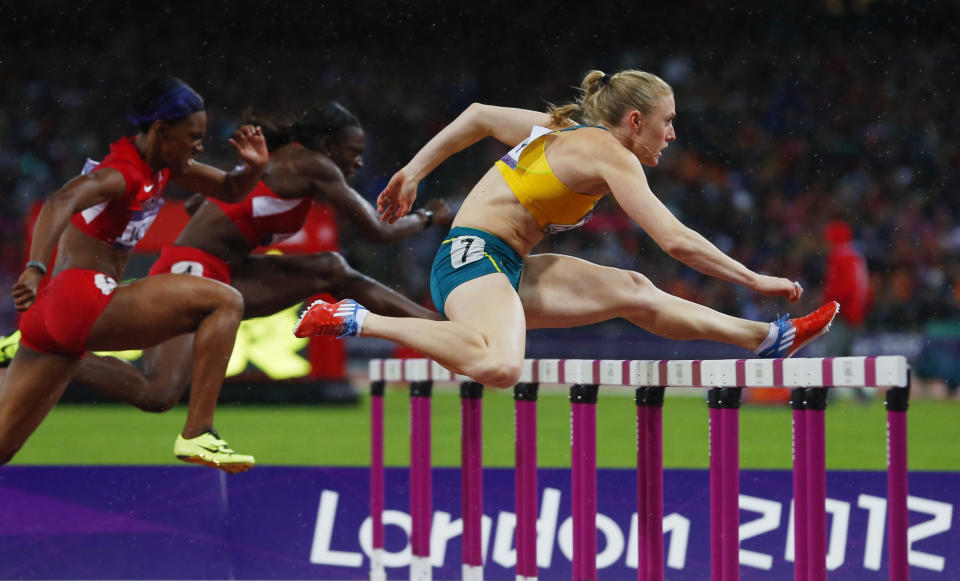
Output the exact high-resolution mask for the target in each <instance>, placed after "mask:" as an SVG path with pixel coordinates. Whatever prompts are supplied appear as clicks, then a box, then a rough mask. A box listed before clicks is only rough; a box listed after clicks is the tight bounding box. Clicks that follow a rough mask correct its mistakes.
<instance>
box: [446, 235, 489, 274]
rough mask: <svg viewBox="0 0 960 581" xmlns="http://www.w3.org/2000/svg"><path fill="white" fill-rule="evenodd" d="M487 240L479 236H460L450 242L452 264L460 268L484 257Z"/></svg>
mask: <svg viewBox="0 0 960 581" xmlns="http://www.w3.org/2000/svg"><path fill="white" fill-rule="evenodd" d="M485 246H486V241H485V240H484V239H483V238H479V237H477V236H458V237H456V238H454V239H453V242H451V243H450V265H451V266H453V267H454V268H460V267H461V266H464V265H466V264H470V263H471V262H476V261H478V260H480V259H481V258H483V255H484V254H485V253H484V247H485Z"/></svg>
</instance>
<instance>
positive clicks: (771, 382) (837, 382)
mask: <svg viewBox="0 0 960 581" xmlns="http://www.w3.org/2000/svg"><path fill="white" fill-rule="evenodd" d="M370 380H371V407H370V410H371V411H370V414H371V415H370V417H371V463H370V510H371V523H372V544H371V546H372V548H373V551H372V554H371V559H370V579H371V580H373V581H382V580H385V579H386V570H385V567H384V559H383V555H384V544H383V543H384V534H383V520H382V513H383V510H384V497H383V494H384V468H383V393H384V385H385V383H386V382H399V383H409V384H410V405H411V411H410V418H411V428H410V435H411V447H410V450H411V453H410V457H411V462H410V514H411V521H412V525H411V534H410V543H411V550H412V561H411V567H410V575H409V578H410V579H412V580H417V581H429V580H430V579H431V576H432V570H431V566H430V552H429V550H430V524H431V523H430V517H431V515H432V510H431V506H432V505H431V498H430V495H431V486H430V471H431V467H430V436H431V435H430V399H429V398H430V395H431V386H432V385H433V382H435V381H443V382H451V381H458V382H461V388H460V395H461V420H462V422H461V426H462V429H461V438H462V447H461V451H462V456H461V458H462V464H461V474H462V479H463V480H462V489H461V491H462V498H461V508H462V511H463V515H462V519H463V543H462V546H463V557H462V559H463V560H462V563H463V565H462V571H463V579H465V580H467V581H482V579H483V560H484V554H483V551H484V547H483V542H482V536H483V535H482V530H483V529H482V519H483V478H482V476H483V467H482V460H481V453H482V430H481V419H482V416H481V407H482V406H481V404H482V389H483V388H482V386H480V385H479V384H477V383H475V382H473V381H471V380H470V379H469V378H467V377H464V376H459V375H453V374H451V373H450V372H449V371H447V370H446V369H444V368H443V367H441V366H440V365H439V364H437V363H435V362H432V361H429V360H426V359H407V360H401V359H377V360H373V361H371V362H370ZM540 384H560V385H569V386H571V387H570V402H571V415H570V420H571V432H570V436H571V442H570V444H571V486H572V492H573V494H572V495H571V496H572V499H573V500H572V503H573V505H572V507H571V513H572V514H573V563H572V578H573V579H574V580H575V581H594V580H596V579H597V565H596V557H597V528H596V515H597V477H596V475H597V464H596V425H597V416H596V402H597V396H598V394H599V386H601V385H602V386H609V387H612V388H617V387H632V388H635V389H636V395H635V397H636V404H637V521H638V522H637V526H638V534H637V553H638V563H637V579H638V580H640V581H650V580H663V579H664V546H663V451H662V450H663V448H662V443H663V435H662V408H663V399H664V388H665V387H668V386H669V387H700V388H708V391H707V405H708V408H709V414H710V568H711V577H712V578H713V579H714V580H719V581H736V580H737V579H739V574H740V572H739V550H740V546H739V544H740V543H739V470H740V469H739V416H738V411H739V407H740V396H741V392H742V389H743V388H750V387H788V388H792V389H791V407H792V409H793V427H794V429H793V460H794V478H793V482H794V502H793V514H794V519H793V522H794V580H795V581H820V580H822V579H826V576H827V569H826V535H827V531H826V468H825V450H826V443H825V438H824V433H825V426H824V411H825V409H826V401H827V397H826V394H827V388H830V387H887V388H888V389H887V393H886V406H887V447H888V466H887V484H888V491H887V495H888V504H887V506H888V518H889V527H888V531H887V534H888V541H887V548H888V552H889V576H890V579H892V580H896V581H905V580H908V579H909V566H908V563H907V552H908V540H907V526H908V523H907V447H906V411H907V405H908V400H909V370H908V366H907V362H906V358H904V357H900V356H884V357H838V358H806V359H804V358H796V359H749V360H745V359H739V360H703V361H689V360H682V361H681V360H678V361H630V360H593V359H540V360H527V361H526V362H525V365H524V372H523V375H522V376H521V378H520V383H518V384H517V386H516V387H515V389H514V400H515V406H516V407H515V420H514V421H515V426H514V427H515V437H516V457H515V459H516V479H515V485H516V490H515V499H516V517H517V526H516V538H515V546H516V556H517V561H516V579H517V581H534V580H535V579H536V578H537V539H536V530H537V529H536V525H537V522H536V521H537V466H536V465H537V452H536V438H537V435H536V429H537V428H536V405H537V393H538V386H539V385H540Z"/></svg>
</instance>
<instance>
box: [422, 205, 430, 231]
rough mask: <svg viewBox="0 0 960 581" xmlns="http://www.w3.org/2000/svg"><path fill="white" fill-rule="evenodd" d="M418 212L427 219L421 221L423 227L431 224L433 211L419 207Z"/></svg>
mask: <svg viewBox="0 0 960 581" xmlns="http://www.w3.org/2000/svg"><path fill="white" fill-rule="evenodd" d="M420 213H421V214H423V217H424V218H426V219H427V220H426V222H424V223H423V229H424V230H426V229H427V228H429V227H430V226H431V225H432V224H433V211H432V210H424V209H421V210H420Z"/></svg>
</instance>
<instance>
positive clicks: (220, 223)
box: [174, 202, 253, 268]
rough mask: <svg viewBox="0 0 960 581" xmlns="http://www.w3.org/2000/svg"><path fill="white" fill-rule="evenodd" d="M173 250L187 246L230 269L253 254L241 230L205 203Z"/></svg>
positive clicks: (211, 205) (178, 238)
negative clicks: (200, 251) (212, 257)
mask: <svg viewBox="0 0 960 581" xmlns="http://www.w3.org/2000/svg"><path fill="white" fill-rule="evenodd" d="M174 245H176V246H189V247H191V248H196V249H198V250H202V251H204V252H206V253H207V254H211V255H213V256H216V257H217V258H219V259H220V260H223V261H224V262H226V263H227V264H228V265H229V266H230V267H231V268H235V267H236V266H238V265H240V264H242V263H243V261H244V260H245V259H246V258H247V256H249V255H250V252H252V251H253V249H252V248H250V244H249V243H248V242H247V239H246V238H244V236H243V233H242V232H240V229H239V228H237V226H236V225H235V224H234V223H233V222H232V221H230V218H228V217H227V215H226V214H224V213H223V210H221V209H220V207H219V206H217V205H216V204H214V203H211V202H204V203H203V204H201V205H200V207H199V208H197V211H196V212H195V213H194V215H193V216H192V218H191V219H190V221H189V222H187V226H186V227H185V228H184V229H183V231H182V232H181V233H180V236H178V237H177V240H176V242H174Z"/></svg>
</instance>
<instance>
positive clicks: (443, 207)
mask: <svg viewBox="0 0 960 581" xmlns="http://www.w3.org/2000/svg"><path fill="white" fill-rule="evenodd" d="M426 208H427V209H428V210H430V211H431V212H433V225H434V226H442V227H444V228H446V227H447V226H449V225H450V223H451V222H453V210H451V209H450V206H448V205H447V203H446V202H445V201H443V200H441V199H440V198H433V199H432V200H430V201H429V202H427V205H426Z"/></svg>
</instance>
